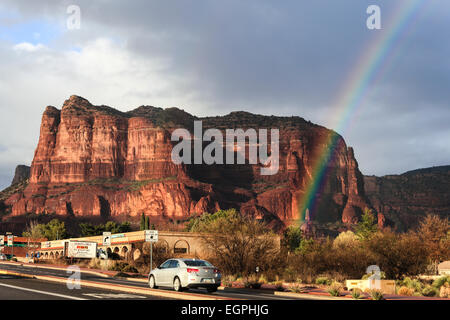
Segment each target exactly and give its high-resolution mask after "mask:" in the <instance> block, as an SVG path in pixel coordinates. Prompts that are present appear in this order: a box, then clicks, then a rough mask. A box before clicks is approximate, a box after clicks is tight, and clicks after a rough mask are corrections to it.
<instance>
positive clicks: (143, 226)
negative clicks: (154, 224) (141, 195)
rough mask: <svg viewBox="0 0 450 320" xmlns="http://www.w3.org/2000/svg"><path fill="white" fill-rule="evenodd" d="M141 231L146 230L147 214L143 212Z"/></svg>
mask: <svg viewBox="0 0 450 320" xmlns="http://www.w3.org/2000/svg"><path fill="white" fill-rule="evenodd" d="M139 230H141V231H142V230H145V214H144V213H143V212H142V214H141V225H140V229H139Z"/></svg>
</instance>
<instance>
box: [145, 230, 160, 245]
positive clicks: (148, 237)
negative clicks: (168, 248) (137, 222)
mask: <svg viewBox="0 0 450 320" xmlns="http://www.w3.org/2000/svg"><path fill="white" fill-rule="evenodd" d="M145 242H158V230H145Z"/></svg>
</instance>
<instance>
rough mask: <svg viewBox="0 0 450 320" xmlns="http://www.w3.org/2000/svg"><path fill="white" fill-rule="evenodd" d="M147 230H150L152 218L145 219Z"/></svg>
mask: <svg viewBox="0 0 450 320" xmlns="http://www.w3.org/2000/svg"><path fill="white" fill-rule="evenodd" d="M145 230H150V217H147V216H146V217H145Z"/></svg>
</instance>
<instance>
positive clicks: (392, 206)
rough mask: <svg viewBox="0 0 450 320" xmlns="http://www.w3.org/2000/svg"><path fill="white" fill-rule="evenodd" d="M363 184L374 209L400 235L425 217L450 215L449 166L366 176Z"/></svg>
mask: <svg viewBox="0 0 450 320" xmlns="http://www.w3.org/2000/svg"><path fill="white" fill-rule="evenodd" d="M364 184H365V190H366V193H367V196H368V198H369V199H370V202H371V203H372V205H373V206H374V208H375V209H376V210H377V211H378V212H380V213H383V215H384V216H385V217H386V219H387V221H386V223H387V224H390V225H391V226H393V227H396V228H397V229H399V230H400V231H405V230H407V229H409V228H412V227H415V226H416V225H417V223H418V221H419V219H420V218H421V217H423V216H424V215H425V214H427V213H432V214H437V215H440V216H443V217H445V216H447V217H448V216H449V215H450V166H441V167H433V168H425V169H418V170H413V171H408V172H406V173H403V174H401V175H387V176H383V177H376V176H365V177H364Z"/></svg>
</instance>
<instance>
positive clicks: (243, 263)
mask: <svg viewBox="0 0 450 320" xmlns="http://www.w3.org/2000/svg"><path fill="white" fill-rule="evenodd" d="M201 230H202V232H203V236H202V240H203V242H204V244H205V247H206V248H208V249H209V252H210V257H211V261H212V262H214V264H215V265H216V266H218V267H219V268H220V269H221V270H222V271H223V272H224V273H227V274H237V273H240V274H243V275H249V274H252V273H254V272H255V270H256V267H259V269H260V271H261V272H270V271H271V270H273V269H274V268H279V267H280V262H279V259H281V255H280V252H279V251H280V250H279V244H278V243H277V239H278V238H277V237H275V235H274V234H273V233H271V232H269V231H268V229H267V228H266V227H265V226H264V225H263V224H262V223H260V222H258V221H255V220H252V219H249V218H246V217H242V216H238V215H236V216H234V217H228V218H227V219H220V218H219V219H217V220H214V221H212V222H210V223H208V224H204V225H203V226H202V229H201Z"/></svg>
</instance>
